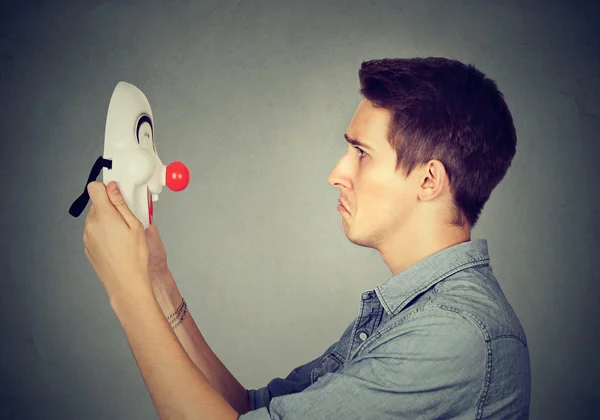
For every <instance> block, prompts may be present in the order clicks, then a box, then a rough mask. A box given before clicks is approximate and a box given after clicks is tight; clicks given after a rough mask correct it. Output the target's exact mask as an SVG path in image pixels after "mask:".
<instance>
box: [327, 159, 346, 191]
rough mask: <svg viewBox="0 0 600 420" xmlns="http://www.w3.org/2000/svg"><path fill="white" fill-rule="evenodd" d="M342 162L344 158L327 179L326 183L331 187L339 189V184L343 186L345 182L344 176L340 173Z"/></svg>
mask: <svg viewBox="0 0 600 420" xmlns="http://www.w3.org/2000/svg"><path fill="white" fill-rule="evenodd" d="M343 160H344V158H343V157H342V158H341V159H340V160H339V161H338V163H337V164H336V165H335V167H334V168H333V170H332V171H331V172H330V173H329V176H328V177H327V182H329V184H331V185H333V186H334V187H341V184H344V182H345V181H344V174H343V172H342V162H343Z"/></svg>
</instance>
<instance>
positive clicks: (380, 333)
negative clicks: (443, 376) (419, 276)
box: [359, 303, 488, 367]
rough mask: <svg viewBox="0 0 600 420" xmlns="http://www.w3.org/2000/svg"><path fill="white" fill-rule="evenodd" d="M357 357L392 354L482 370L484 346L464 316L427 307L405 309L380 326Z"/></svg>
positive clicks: (477, 328) (472, 323)
mask: <svg viewBox="0 0 600 420" xmlns="http://www.w3.org/2000/svg"><path fill="white" fill-rule="evenodd" d="M361 350H362V351H361V352H359V355H360V354H361V353H362V354H366V353H370V354H377V353H393V354H395V355H398V356H400V357H402V358H404V360H405V361H410V360H413V359H414V360H415V361H419V360H429V361H432V362H434V361H438V362H440V363H446V362H448V361H449V360H451V361H452V365H453V366H456V365H457V364H462V365H465V366H471V367H473V366H485V363H484V362H485V361H486V359H487V356H488V345H487V342H486V337H485V334H484V333H483V332H482V330H481V328H480V326H479V325H478V324H477V321H476V320H474V319H473V318H471V317H470V316H469V315H468V314H465V313H461V312H460V311H458V310H456V309H454V308H451V307H445V306H443V305H438V304H435V303H427V304H424V305H421V306H419V307H416V308H411V309H407V310H406V311H403V312H401V313H399V314H398V315H396V316H395V317H394V318H392V319H391V320H390V321H389V322H387V323H386V324H385V325H383V326H381V327H380V328H379V329H378V330H377V332H376V334H375V336H374V337H372V340H370V341H369V343H368V344H367V345H365V347H364V348H363V349H361Z"/></svg>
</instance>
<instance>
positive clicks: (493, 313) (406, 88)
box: [107, 58, 530, 420]
mask: <svg viewBox="0 0 600 420" xmlns="http://www.w3.org/2000/svg"><path fill="white" fill-rule="evenodd" d="M359 78H360V83H361V93H362V95H363V96H364V99H363V100H362V101H361V102H360V104H359V106H358V109H357V110H356V113H355V114H354V117H353V118H352V121H351V122H350V125H349V127H348V129H347V130H346V133H345V138H346V140H347V142H348V151H347V152H346V154H344V156H343V157H342V158H341V159H340V161H339V162H338V164H337V166H336V167H335V168H334V170H333V171H332V172H331V174H330V176H329V183H330V184H332V185H333V186H335V187H337V188H339V189H340V206H339V207H338V210H339V211H340V215H341V222H342V224H343V227H344V231H345V234H346V236H347V237H348V239H349V240H350V241H351V242H352V243H354V244H357V245H360V246H364V247H370V248H374V249H377V250H378V251H379V252H380V254H381V256H382V258H383V261H384V262H385V263H386V264H387V266H388V267H389V269H390V271H391V273H392V277H391V278H389V279H388V280H386V281H384V282H383V283H381V284H380V285H378V286H377V287H376V288H375V289H373V290H368V291H365V292H364V293H363V294H362V296H361V301H360V303H361V306H360V311H359V314H358V317H357V318H356V319H355V320H354V321H353V322H351V323H350V325H349V326H348V327H347V329H346V330H345V331H344V333H343V334H342V336H341V337H340V338H339V340H338V341H336V342H335V343H334V344H332V345H331V346H330V347H329V348H328V349H327V350H325V352H324V353H323V354H322V355H320V356H319V357H317V358H315V359H314V360H312V361H311V362H309V363H307V364H305V365H302V366H299V367H297V368H296V369H294V370H293V371H292V372H291V373H290V374H289V375H288V376H287V377H286V378H285V379H283V378H276V379H273V380H272V381H271V382H269V383H268V384H267V385H266V386H265V387H263V388H260V389H249V390H246V389H245V388H244V387H243V386H242V385H241V384H240V383H239V382H238V381H237V380H236V379H235V377H234V376H233V375H232V374H231V373H230V372H229V371H228V370H227V368H226V367H225V366H224V365H223V364H222V363H221V362H220V361H219V359H218V358H217V356H216V355H215V354H214V353H213V352H212V351H211V349H210V347H209V346H208V345H207V344H206V342H205V341H204V339H203V337H202V335H201V334H200V331H199V330H198V328H197V326H196V324H195V322H194V320H193V318H192V317H191V315H189V314H188V315H187V317H186V316H185V313H184V315H183V316H182V317H180V320H181V321H180V324H178V326H177V327H174V330H173V331H175V334H176V335H177V338H178V339H179V342H180V343H181V346H182V347H183V348H184V349H185V351H186V353H187V355H188V356H189V359H190V360H191V361H193V365H192V364H191V362H189V361H188V360H187V359H186V360H183V359H184V358H183V357H181V355H179V356H177V357H176V356H171V355H170V354H171V353H177V352H178V351H179V349H178V348H176V347H175V344H173V343H169V344H162V345H163V346H164V348H163V350H162V354H160V355H159V354H158V352H159V350H154V352H155V353H151V350H145V349H144V348H145V347H152V346H151V345H150V343H152V344H154V345H155V346H156V345H157V344H156V343H159V342H160V343H162V342H163V341H169V340H167V339H166V338H167V334H166V332H164V331H163V330H164V328H163V330H161V331H158V329H157V330H156V331H155V329H153V328H151V327H150V325H151V321H147V319H148V318H149V317H150V315H153V314H155V312H152V311H153V310H154V309H152V308H149V309H139V307H145V306H146V304H141V303H139V302H140V301H139V299H136V300H135V301H136V302H137V303H136V305H137V306H136V308H137V309H136V310H129V309H127V308H128V307H129V305H133V304H132V303H130V302H132V301H133V298H118V296H121V295H130V296H133V292H129V293H126V294H122V293H119V292H117V290H120V288H119V287H117V286H113V287H112V289H111V290H114V292H113V295H114V296H115V298H114V302H116V304H115V305H113V307H115V312H116V313H117V315H118V317H119V319H120V320H121V321H122V323H123V325H124V328H125V329H126V332H128V337H131V338H130V342H131V343H132V349H133V350H134V354H135V355H136V359H137V360H138V364H140V368H141V370H142V373H143V374H144V378H145V379H146V383H147V385H148V387H149V389H150V392H151V395H152V396H153V401H154V402H155V405H156V406H157V409H158V411H159V413H161V415H162V416H164V417H169V416H170V415H180V416H181V418H188V417H186V416H185V415H184V414H183V413H193V414H191V415H189V418H195V417H194V414H195V415H196V416H197V418H234V417H235V416H236V413H237V414H239V419H241V420H251V419H257V420H267V419H283V420H292V419H312V420H317V419H327V420H333V419H345V420H346V419H417V418H419V419H442V418H443V419H499V418H510V419H524V418H528V416H529V401H530V365H529V352H528V348H527V340H526V336H525V333H524V331H523V328H522V327H521V325H520V322H519V320H518V318H517V316H516V314H515V313H514V311H513V309H512V307H511V305H510V304H509V302H508V301H507V299H506V297H505V296H504V294H503V292H502V290H501V288H500V285H499V284H498V282H497V280H496V278H495V277H494V274H493V272H492V268H491V266H490V259H489V255H488V249H487V242H486V240H484V239H480V240H472V239H471V234H470V232H471V229H472V228H473V227H474V226H475V224H476V223H477V220H478V218H479V215H480V213H481V210H482V208H483V206H484V205H485V203H486V201H487V200H488V198H489V197H490V194H491V192H492V190H493V189H494V188H495V187H496V185H497V184H498V183H499V182H500V181H501V180H502V179H503V177H504V176H505V174H506V172H507V170H508V168H509V167H510V164H511V161H512V159H513V157H514V155H515V150H516V134H515V128H514V125H513V121H512V117H511V114H510V112H509V110H508V108H507V106H506V103H505V101H504V99H503V96H502V94H501V93H500V92H499V91H498V89H497V87H496V84H495V83H494V82H493V81H492V80H490V79H488V78H486V77H485V75H484V74H482V73H481V72H480V71H478V70H477V69H475V68H474V67H473V66H470V65H464V64H462V63H460V62H457V61H454V60H448V59H442V58H426V59H421V58H414V59H385V60H373V61H368V62H364V63H362V66H361V69H360V71H359ZM113 203H114V201H113ZM127 217H129V215H128V214H127ZM147 238H148V244H149V249H150V261H151V266H152V265H153V266H154V267H162V268H161V269H154V270H150V276H149V277H150V280H151V283H152V290H153V291H154V294H155V296H156V300H157V302H158V303H159V305H160V308H161V309H162V310H163V313H164V315H165V316H167V314H170V315H169V318H172V315H173V314H174V313H175V314H178V313H180V312H179V311H176V308H179V309H181V307H182V306H181V305H179V303H180V302H182V298H181V294H180V293H179V291H178V289H177V287H176V285H175V282H174V280H173V277H172V276H171V275H170V273H169V272H168V269H166V253H164V249H163V248H161V247H162V243H161V242H160V239H159V236H158V231H157V230H156V227H155V226H152V227H151V228H149V230H148V232H147ZM161 255H162V256H163V257H164V258H162V259H163V260H164V261H163V262H164V263H163V264H161V263H160V262H159V261H160V260H161V257H160V256H161ZM153 256H154V257H153ZM157 256H158V257H157ZM153 258H154V263H153V262H152V261H153ZM107 290H108V289H107ZM112 301H113V299H111V302H112ZM117 303H118V304H117ZM148 305H149V304H148ZM150 318H151V319H152V320H153V321H155V322H158V318H156V317H155V318H152V317H150ZM133 325H135V326H136V328H135V329H134V327H133ZM140 325H142V326H145V327H146V328H141V327H140ZM161 328H162V327H161ZM146 329H147V330H149V331H150V330H152V331H153V332H152V334H155V335H156V338H155V339H154V341H152V340H151V339H150V336H151V333H150V332H148V333H143V332H140V331H143V330H146ZM144 334H146V335H144ZM158 335H160V340H159V337H158ZM142 336H143V337H147V339H146V338H144V339H142V338H137V337H142ZM163 337H164V339H165V340H162V338H163ZM136 340H137V341H136ZM144 340H145V341H144ZM142 343H146V344H147V345H146V346H144V345H142ZM159 359H161V360H160V362H162V363H163V364H164V365H168V366H169V369H167V368H165V369H164V370H163V371H157V370H156V369H158V368H155V366H158V365H159ZM146 360H149V361H146ZM152 360H155V361H156V364H152V363H151V361H152ZM165 360H166V361H165ZM167 362H168V363H167ZM194 365H195V366H196V367H197V368H198V371H199V372H202V373H201V374H200V373H198V375H196V373H195V372H192V373H190V374H187V372H189V371H190V369H192V368H193V367H194ZM151 368H154V369H151ZM175 368H177V371H178V372H181V373H179V375H180V377H181V378H183V379H181V380H178V379H177V376H176V375H175V374H171V375H169V374H170V372H172V371H173V370H174V369H175ZM184 372H186V373H185V375H187V376H185V377H184ZM165 378H166V379H165ZM183 381H187V382H185V383H186V386H185V387H184V385H180V383H182V382H183ZM215 391H216V392H215ZM182 395H183V396H182ZM186 398H187V399H186ZM179 403H180V404H181V405H185V404H188V405H189V404H192V403H193V404H196V406H195V407H190V408H186V409H183V408H180V406H178V405H177V404H179ZM211 410H212V411H211ZM234 410H235V413H234ZM214 413H222V414H218V415H217V414H214ZM178 418H179V417H178Z"/></svg>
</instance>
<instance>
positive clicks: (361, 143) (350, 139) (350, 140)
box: [344, 133, 375, 150]
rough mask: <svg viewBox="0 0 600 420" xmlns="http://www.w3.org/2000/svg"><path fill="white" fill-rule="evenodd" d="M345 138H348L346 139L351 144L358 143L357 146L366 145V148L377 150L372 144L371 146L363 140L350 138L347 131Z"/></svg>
mask: <svg viewBox="0 0 600 420" xmlns="http://www.w3.org/2000/svg"><path fill="white" fill-rule="evenodd" d="M344 138H345V139H346V141H347V142H348V143H350V144H354V145H357V146H362V147H364V148H365V149H369V150H375V149H373V148H372V147H371V146H369V145H367V144H365V143H363V142H361V141H358V140H356V139H353V138H350V137H349V136H348V134H346V133H344Z"/></svg>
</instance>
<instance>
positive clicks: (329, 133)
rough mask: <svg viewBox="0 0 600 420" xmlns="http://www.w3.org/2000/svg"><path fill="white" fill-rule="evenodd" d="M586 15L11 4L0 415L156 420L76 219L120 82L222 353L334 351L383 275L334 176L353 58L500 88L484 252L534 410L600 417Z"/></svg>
mask: <svg viewBox="0 0 600 420" xmlns="http://www.w3.org/2000/svg"><path fill="white" fill-rule="evenodd" d="M587 3H588V2H568V4H567V2H566V1H565V2H556V1H550V2H549V1H497V2H492V1H485V2H484V1H461V2H450V1H397V2H383V1H370V2H366V1H365V2H362V1H337V2H333V1H332V2H308V1H303V2H292V1H253V2H248V1H246V2H243V1H238V2H233V1H204V2H191V1H190V2H184V1H169V2H166V1H164V2H161V1H144V2H141V1H140V2H119V1H116V0H108V1H98V2H84V1H77V2H67V1H53V2H49V1H48V2H40V1H38V2H18V1H3V3H2V6H1V9H0V16H1V17H0V34H1V37H0V54H1V57H0V86H1V94H0V139H1V150H0V159H1V162H0V163H1V166H0V171H1V174H2V175H1V177H0V191H2V194H3V198H4V199H3V203H2V217H1V218H0V231H1V232H2V239H3V240H2V250H1V253H0V258H1V260H0V261H1V264H2V265H1V268H2V270H1V271H0V273H1V276H2V277H1V294H0V317H1V319H2V322H1V325H0V343H1V344H0V407H1V409H0V417H2V418H6V419H13V418H14V419H38V418H39V419H41V418H87V419H108V418H115V419H116V418H119V419H120V418H128V419H149V418H158V417H157V415H156V412H155V411H154V407H153V405H152V401H151V399H150V397H149V395H148V393H147V389H146V387H145V385H144V382H143V380H142V377H141V374H140V373H139V371H138V368H137V366H136V364H135V359H134V358H133V355H132V353H131V351H130V349H129V346H128V343H127V340H126V337H125V335H124V333H123V330H122V328H121V325H120V323H119V322H118V320H117V318H116V317H115V316H114V313H113V312H112V310H111V308H110V305H109V302H108V300H107V296H106V294H105V291H104V288H103V286H102V284H101V283H100V281H99V280H98V278H97V277H96V276H95V273H94V271H93V269H92V267H91V265H90V264H89V262H88V261H87V259H86V258H85V255H84V252H83V243H82V238H81V235H82V233H83V225H84V221H85V217H84V215H85V214H86V213H87V209H86V211H85V213H84V215H82V216H81V217H80V218H78V219H74V218H72V217H71V216H70V215H69V214H68V212H67V210H68V208H69V206H70V204H71V202H72V201H73V200H74V199H75V198H76V197H77V196H78V195H79V194H80V193H81V190H82V187H83V184H84V183H85V179H86V177H87V175H88V173H89V170H90V167H91V164H92V163H93V161H94V160H95V158H96V157H98V156H100V155H101V154H102V147H103V137H104V124H105V118H106V110H107V107H108V102H109V99H110V95H111V93H112V90H113V88H114V87H115V85H116V83H117V82H118V81H120V80H124V81H128V82H130V83H133V84H135V85H136V86H138V87H139V88H140V89H141V90H142V91H143V92H144V93H145V94H146V96H147V97H148V98H149V100H150V103H151V105H152V108H153V112H154V116H155V123H156V141H157V148H158V150H159V153H160V155H161V158H162V160H163V162H165V164H166V163H169V162H171V161H174V160H182V161H184V162H185V163H186V164H187V166H188V167H189V168H190V171H191V174H192V181H191V183H190V185H189V187H188V188H187V190H186V191H184V192H181V193H173V192H171V191H169V190H166V191H165V192H164V193H163V194H162V195H161V199H160V201H159V202H157V203H155V204H156V206H155V213H156V223H157V225H158V227H159V229H160V231H161V234H162V238H163V241H164V242H165V244H166V247H167V250H168V252H169V261H170V266H171V270H172V272H173V273H174V276H175V279H176V280H177V283H178V285H179V287H180V289H181V291H182V293H183V295H184V297H185V298H186V301H187V302H188V306H189V308H190V311H191V313H192V314H193V316H194V317H195V319H196V320H197V322H198V325H199V328H200V329H201V331H202V332H203V334H204V335H205V337H206V339H207V341H208V342H209V344H210V346H211V347H212V348H213V350H214V351H215V353H216V354H217V355H218V356H219V357H220V358H221V360H223V362H224V363H225V364H226V365H227V366H228V368H229V369H230V370H231V371H232V372H233V373H234V374H235V375H236V376H237V378H238V379H239V380H240V381H241V382H242V384H243V385H244V386H246V387H247V388H258V387H261V386H264V385H265V384H266V383H267V382H268V381H269V380H270V379H272V378H274V377H276V376H285V375H287V373H289V371H290V370H291V369H292V368H294V367H296V366H298V365H300V364H303V363H305V362H307V361H308V360H311V359H312V358H314V357H316V356H317V355H319V354H321V353H322V351H323V350H324V349H325V348H326V347H327V346H328V345H329V344H331V343H332V342H333V341H335V340H336V339H337V338H338V337H339V335H340V334H341V333H342V331H343V330H344V328H345V327H346V326H347V325H348V324H349V323H350V322H351V321H352V320H353V319H354V318H355V317H356V316H357V315H358V308H359V299H360V293H361V292H362V291H364V290H366V289H368V288H373V287H375V286H376V285H377V284H379V283H381V282H383V281H385V280H387V279H388V278H389V277H390V272H389V271H388V269H387V267H386V266H385V264H384V263H383V261H382V260H381V258H380V256H379V254H378V253H377V251H374V250H372V249H367V248H360V247H357V246H355V245H353V244H351V243H350V242H348V240H347V239H346V237H345V235H344V231H343V229H342V225H341V218H340V215H339V213H338V212H337V211H336V205H337V198H338V196H339V190H338V189H337V188H334V187H332V186H330V185H329V184H328V183H327V175H328V174H329V172H330V171H331V169H332V168H333V167H334V165H335V164H336V162H337V160H338V159H339V158H340V157H341V156H342V154H343V153H344V152H345V150H346V144H345V141H344V139H343V137H342V135H343V132H344V130H345V129H346V127H347V125H348V123H349V121H350V119H351V117H352V114H353V113H354V110H355V108H356V105H357V104H358V102H359V101H360V96H359V94H358V78H357V72H358V68H359V66H360V63H361V62H362V61H363V60H368V59H372V58H382V57H410V56H445V57H449V58H455V59H459V60H461V61H464V62H469V63H473V64H475V65H476V66H478V67H479V68H480V69H481V70H482V71H484V72H485V73H486V74H488V75H489V76H490V77H491V78H493V79H495V80H496V81H497V82H498V84H499V86H500V89H501V90H502V91H503V92H504V94H505V97H506V100H507V102H508V104H509V106H510V108H511V110H512V112H513V115H514V119H515V124H516V127H517V131H518V136H519V139H518V147H517V155H516V157H515V159H514V161H513V165H512V168H511V169H510V170H509V172H508V174H507V176H506V178H505V180H504V181H503V182H502V183H501V184H500V185H499V186H498V187H497V189H496V190H495V191H494V192H493V194H492V197H491V199H490V201H489V202H488V203H487V205H486V207H485V208H484V211H483V214H482V217H481V220H480V222H479V224H478V225H477V227H476V228H475V230H474V232H473V238H486V239H488V244H489V249H490V255H491V258H492V266H493V268H494V272H495V273H496V274H497V277H498V279H499V281H500V284H501V286H502V287H503V290H504V292H505V293H506V295H507V296H508V298H509V300H510V302H511V303H512V304H513V306H514V308H515V310H516V312H517V314H518V316H519V317H520V319H521V321H522V324H523V326H524V328H525V331H526V333H527V336H528V340H529V345H530V354H531V361H532V379H533V388H532V406H531V418H532V419H571V418H572V419H575V418H593V417H596V418H598V416H599V415H600V409H599V408H598V395H599V393H598V391H599V387H598V373H600V371H599V368H598V363H597V354H598V351H599V350H600V348H599V347H600V346H599V345H598V337H597V336H598V331H599V328H598V327H599V325H598V324H599V322H598V309H597V305H598V295H599V294H598V291H599V290H598V289H599V287H598V280H599V276H598V270H597V269H595V267H594V265H593V263H594V262H597V261H598V256H599V255H600V253H599V251H600V247H599V245H598V244H599V242H598V239H597V238H598V233H599V229H598V222H597V217H598V211H599V210H600V205H599V204H600V203H599V198H598V197H599V194H598V192H599V190H600V188H599V187H598V180H597V171H596V168H595V167H594V166H593V165H594V164H595V166H597V163H598V158H599V157H600V154H599V151H600V144H599V143H600V142H599V133H600V119H599V116H600V101H599V100H598V97H597V94H598V92H599V89H598V88H599V87H600V77H599V75H600V71H599V70H600V68H599V59H598V57H599V55H598V54H599V52H600V51H599V41H598V40H599V39H600V33H599V32H600V31H599V30H598V28H597V26H596V23H597V21H598V17H599V11H600V9H599V7H598V6H597V5H592V4H587ZM589 3H592V2H589ZM595 3H596V4H597V2H595ZM88 209H89V207H88Z"/></svg>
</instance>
